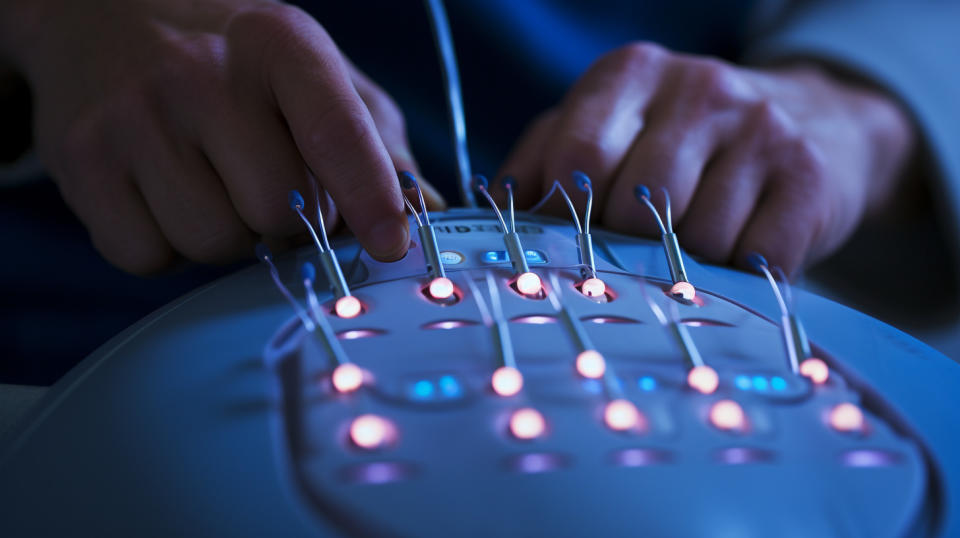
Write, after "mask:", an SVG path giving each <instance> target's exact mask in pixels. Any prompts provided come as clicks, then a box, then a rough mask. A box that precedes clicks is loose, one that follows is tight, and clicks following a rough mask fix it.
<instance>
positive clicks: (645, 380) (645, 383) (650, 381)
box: [637, 375, 657, 392]
mask: <svg viewBox="0 0 960 538" xmlns="http://www.w3.org/2000/svg"><path fill="white" fill-rule="evenodd" d="M637 385H639V387H640V390H645V391H647V392H650V391H652V390H656V388H657V380H656V379H654V378H652V377H650V376H648V375H645V376H643V377H641V378H640V379H639V380H638V381H637Z"/></svg>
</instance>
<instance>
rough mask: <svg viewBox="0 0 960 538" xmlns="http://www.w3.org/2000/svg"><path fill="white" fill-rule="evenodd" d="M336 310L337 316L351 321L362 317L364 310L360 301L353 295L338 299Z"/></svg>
mask: <svg viewBox="0 0 960 538" xmlns="http://www.w3.org/2000/svg"><path fill="white" fill-rule="evenodd" d="M334 310H335V311H336V313H337V316H340V317H341V318H346V319H350V318H355V317H357V316H358V315H360V311H361V310H363V305H361V304H360V299H357V298H356V297H354V296H353V295H344V296H343V297H341V298H339V299H337V302H336V304H335V305H334Z"/></svg>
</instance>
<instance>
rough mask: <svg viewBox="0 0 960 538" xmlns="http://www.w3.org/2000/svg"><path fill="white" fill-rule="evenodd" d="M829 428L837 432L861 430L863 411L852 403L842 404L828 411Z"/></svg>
mask: <svg viewBox="0 0 960 538" xmlns="http://www.w3.org/2000/svg"><path fill="white" fill-rule="evenodd" d="M829 420H830V426H832V427H833V429H835V430H837V431H839V432H857V431H861V430H863V425H864V419H863V411H861V410H860V408H859V407H857V406H856V405H853V404H852V403H842V404H839V405H837V406H836V407H834V408H833V409H832V410H830V419H829Z"/></svg>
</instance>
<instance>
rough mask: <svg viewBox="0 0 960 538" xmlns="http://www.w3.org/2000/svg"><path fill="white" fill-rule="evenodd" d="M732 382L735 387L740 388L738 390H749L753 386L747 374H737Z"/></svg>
mask: <svg viewBox="0 0 960 538" xmlns="http://www.w3.org/2000/svg"><path fill="white" fill-rule="evenodd" d="M733 383H734V384H735V385H736V386H737V388H738V389H740V390H750V389H751V388H752V387H753V384H752V383H750V378H749V377H747V376H745V375H738V376H737V377H736V378H735V379H734V380H733Z"/></svg>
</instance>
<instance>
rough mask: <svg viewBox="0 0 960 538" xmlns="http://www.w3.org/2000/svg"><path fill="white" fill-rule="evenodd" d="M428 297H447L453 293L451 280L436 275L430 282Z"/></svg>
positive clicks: (438, 298) (442, 298) (440, 298)
mask: <svg viewBox="0 0 960 538" xmlns="http://www.w3.org/2000/svg"><path fill="white" fill-rule="evenodd" d="M429 291H430V297H433V298H434V299H437V300H440V301H442V300H444V299H449V298H450V296H452V295H453V291H454V287H453V282H452V281H451V280H450V279H449V278H447V277H437V278H435V279H433V280H432V281H431V282H430V288H429Z"/></svg>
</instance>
